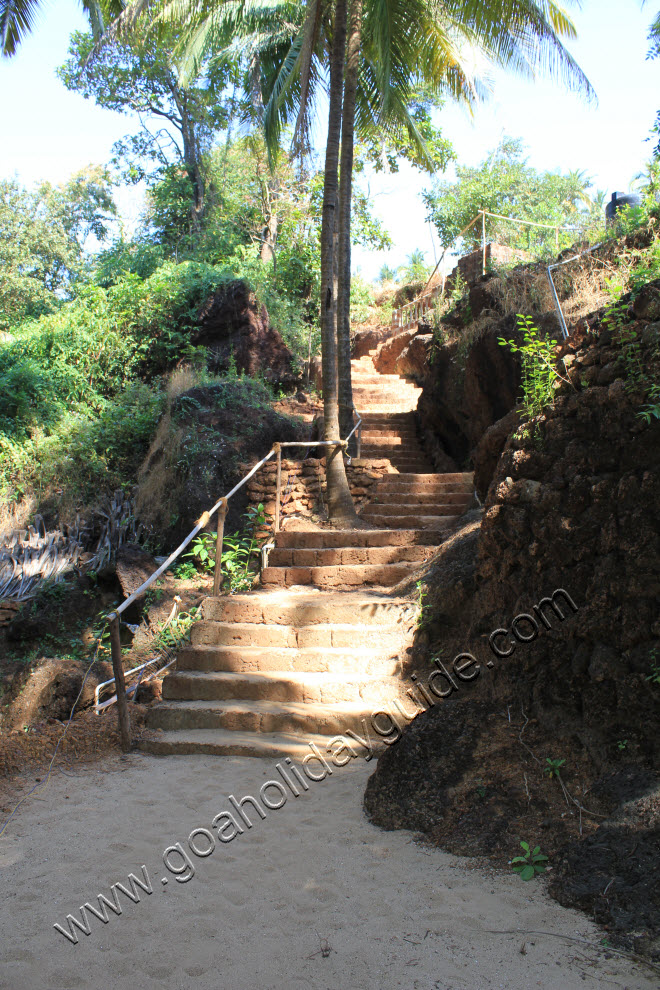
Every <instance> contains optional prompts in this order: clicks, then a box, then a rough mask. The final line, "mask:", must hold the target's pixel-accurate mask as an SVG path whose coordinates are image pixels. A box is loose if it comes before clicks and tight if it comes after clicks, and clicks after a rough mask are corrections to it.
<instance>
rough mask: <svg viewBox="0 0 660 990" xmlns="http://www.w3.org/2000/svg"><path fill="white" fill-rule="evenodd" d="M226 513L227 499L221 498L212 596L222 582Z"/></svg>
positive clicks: (218, 590) (218, 592)
mask: <svg viewBox="0 0 660 990" xmlns="http://www.w3.org/2000/svg"><path fill="white" fill-rule="evenodd" d="M226 515H227V499H226V498H225V499H223V500H222V505H221V506H220V507H219V509H218V535H217V536H216V538H215V571H214V572H213V597H214V598H217V597H218V595H219V594H220V585H221V584H222V543H223V540H224V538H225V516H226Z"/></svg>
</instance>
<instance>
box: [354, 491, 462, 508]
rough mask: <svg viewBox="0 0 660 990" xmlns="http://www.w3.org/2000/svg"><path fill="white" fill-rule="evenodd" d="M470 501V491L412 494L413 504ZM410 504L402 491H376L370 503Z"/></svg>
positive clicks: (454, 503)
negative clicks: (376, 493) (405, 500)
mask: <svg viewBox="0 0 660 990" xmlns="http://www.w3.org/2000/svg"><path fill="white" fill-rule="evenodd" d="M471 501H472V493H471V492H436V491H434V492H420V493H418V494H416V495H415V496H414V502H415V505H455V506H457V507H459V508H460V507H463V508H465V506H467V505H469V504H470V502H471ZM402 503H403V504H407V505H410V501H408V502H406V503H404V500H403V493H402V492H378V495H377V496H376V498H375V499H374V500H373V501H372V502H371V503H370V505H374V504H377V505H401V504H402Z"/></svg>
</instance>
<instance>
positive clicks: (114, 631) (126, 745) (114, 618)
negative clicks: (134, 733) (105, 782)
mask: <svg viewBox="0 0 660 990" xmlns="http://www.w3.org/2000/svg"><path fill="white" fill-rule="evenodd" d="M110 652H111V653H112V672H113V674H114V677H115V689H116V691H117V716H118V720H119V738H120V741H121V748H122V749H123V751H124V752H125V753H128V751H129V750H130V748H131V722H130V719H129V716H128V703H127V701H126V681H125V680H124V668H123V667H122V663H121V640H120V638H119V616H118V615H117V614H116V613H114V612H113V614H112V615H111V616H110Z"/></svg>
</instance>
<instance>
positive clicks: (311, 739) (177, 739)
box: [140, 709, 385, 760]
mask: <svg viewBox="0 0 660 990" xmlns="http://www.w3.org/2000/svg"><path fill="white" fill-rule="evenodd" d="M151 710H152V711H156V709H151ZM358 734H359V735H360V737H361V738H363V733H358ZM329 741H330V740H329V737H328V736H320V735H315V734H310V733H305V735H304V736H301V735H297V734H295V733H256V732H230V731H227V730H226V729H186V730H181V731H179V732H159V733H157V735H156V736H155V737H154V738H147V739H143V740H141V742H140V749H142V750H144V751H145V752H146V753H152V754H154V755H155V756H177V755H180V756H184V755H189V754H191V753H201V754H204V755H205V756H255V757H261V758H262V759H263V758H264V757H268V758H275V759H277V758H280V757H283V756H289V757H290V758H291V759H292V760H303V759H304V758H305V757H306V756H309V754H310V753H312V752H313V749H312V746H316V748H317V749H318V750H320V752H321V753H323V754H326V753H327V750H326V747H327V745H328V743H329ZM351 746H353V748H354V749H355V750H356V752H359V753H360V754H362V755H366V754H367V753H368V751H367V750H365V749H364V747H361V746H360V745H359V743H357V742H355V741H354V740H351ZM371 746H372V750H373V753H374V754H376V753H379V752H382V751H383V750H384V749H385V744H384V743H382V744H380V743H377V742H376V740H375V739H374V736H373V734H372V736H371Z"/></svg>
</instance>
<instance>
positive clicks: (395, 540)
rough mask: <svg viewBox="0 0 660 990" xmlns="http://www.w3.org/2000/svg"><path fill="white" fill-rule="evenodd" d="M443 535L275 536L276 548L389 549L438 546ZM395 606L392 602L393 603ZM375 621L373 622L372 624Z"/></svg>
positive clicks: (330, 532) (336, 532)
mask: <svg viewBox="0 0 660 990" xmlns="http://www.w3.org/2000/svg"><path fill="white" fill-rule="evenodd" d="M443 539H444V533H442V532H440V531H438V532H435V533H434V532H432V531H429V530H427V529H423V530H420V529H414V528H413V527H409V528H408V529H405V530H401V531H400V532H398V533H393V532H392V531H391V530H390V529H386V528H383V529H382V530H378V529H348V530H342V529H323V530H318V531H317V532H315V533H297V532H286V531H285V532H281V533H278V534H277V547H297V548H302V547H309V548H317V547H393V546H399V547H403V546H438V545H439V544H440V543H442V541H443ZM374 601H377V599H368V600H367V602H368V604H367V605H366V608H367V609H368V610H369V612H370V613H371V612H372V608H373V607H374V606H373V604H372V602H374ZM394 603H395V604H396V600H394ZM377 621H378V619H376V622H377Z"/></svg>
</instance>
